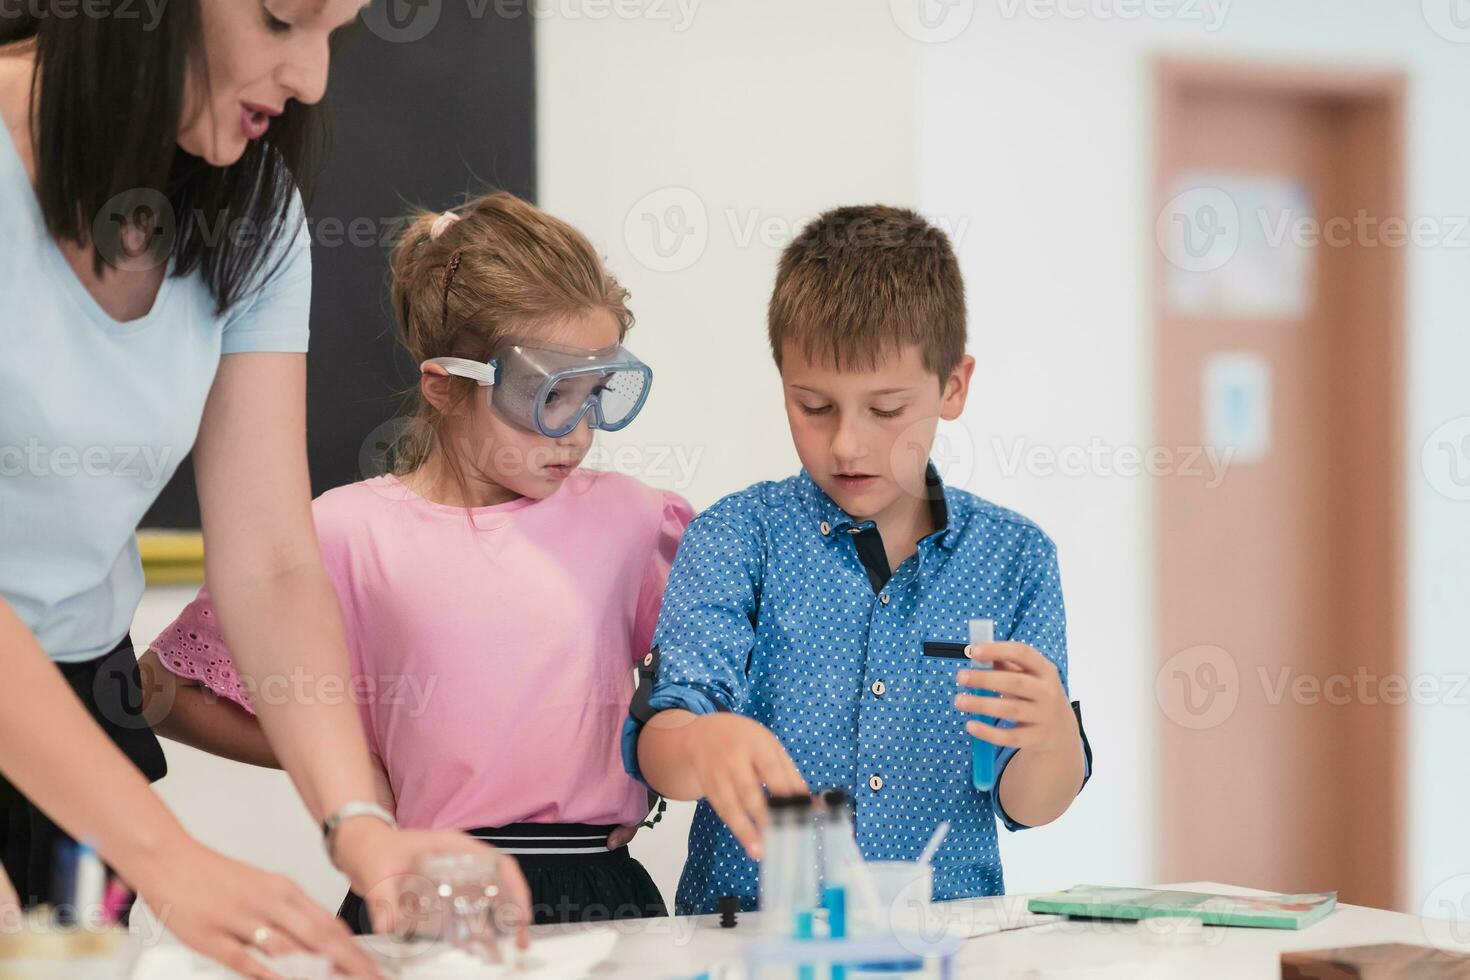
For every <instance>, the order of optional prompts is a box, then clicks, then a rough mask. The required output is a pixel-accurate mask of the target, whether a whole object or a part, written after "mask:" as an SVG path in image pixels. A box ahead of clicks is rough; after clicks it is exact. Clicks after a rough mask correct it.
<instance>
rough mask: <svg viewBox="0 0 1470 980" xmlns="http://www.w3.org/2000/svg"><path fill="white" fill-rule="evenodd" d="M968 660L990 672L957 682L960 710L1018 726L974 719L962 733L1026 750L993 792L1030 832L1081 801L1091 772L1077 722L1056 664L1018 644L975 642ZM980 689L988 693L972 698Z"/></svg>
mask: <svg viewBox="0 0 1470 980" xmlns="http://www.w3.org/2000/svg"><path fill="white" fill-rule="evenodd" d="M965 656H967V657H969V658H970V659H971V660H973V661H975V662H977V663H985V664H988V665H989V669H975V670H961V671H960V672H959V673H958V674H957V675H956V677H955V682H956V683H957V684H958V685H959V687H960V688H961V692H960V693H959V694H957V695H955V699H954V704H955V707H956V708H958V709H960V710H961V711H963V712H966V713H967V714H971V715H984V716H985V717H987V718H988V719H990V720H991V721H1009V722H1013V723H1014V725H1013V727H1010V728H1001V727H999V726H998V725H995V724H988V723H986V722H983V721H977V720H975V719H970V720H968V721H966V722H965V731H967V732H969V733H970V734H971V735H972V736H974V737H975V738H979V739H984V740H985V741H986V742H990V743H992V744H994V745H999V746H1004V747H1012V746H1013V747H1015V748H1018V749H1024V750H1025V751H1023V752H1020V753H1018V754H1017V755H1016V757H1015V758H1014V759H1012V760H1011V762H1010V764H1009V765H1008V766H1007V767H1006V769H1005V776H1004V778H1002V780H1001V784H1000V786H999V787H997V788H996V789H995V790H994V792H996V793H999V794H1000V797H1001V804H1002V805H1003V806H1004V807H1005V810H1006V812H1007V813H1008V814H1010V815H1011V817H1012V818H1013V819H1015V820H1018V821H1020V822H1021V823H1023V824H1025V825H1027V826H1031V827H1038V826H1041V825H1042V824H1045V823H1050V822H1051V821H1052V820H1055V819H1056V818H1057V817H1058V816H1059V815H1060V814H1061V813H1062V812H1063V811H1064V810H1066V808H1067V805H1068V804H1069V803H1070V802H1071V801H1072V799H1073V797H1075V796H1076V795H1077V791H1078V789H1079V788H1080V787H1081V785H1082V782H1083V773H1084V772H1085V765H1086V764H1085V761H1084V757H1083V750H1082V739H1081V733H1080V731H1079V730H1078V725H1077V716H1076V714H1074V713H1073V711H1072V704H1071V702H1070V701H1068V700H1067V691H1066V688H1064V687H1063V686H1062V678H1061V675H1060V674H1059V673H1058V672H1057V668H1056V665H1054V664H1053V663H1052V662H1051V661H1050V660H1048V659H1047V658H1046V657H1045V656H1043V655H1042V654H1041V653H1039V652H1038V651H1037V650H1035V649H1034V648H1032V647H1030V646H1028V645H1027V644H1025V643H1017V642H1014V641H1002V642H999V643H981V644H974V643H971V644H969V645H968V646H966V647H965ZM977 688H978V689H984V690H985V691H986V692H988V693H987V694H986V695H976V694H971V693H967V692H968V691H971V690H974V689H977ZM1017 773H1019V774H1021V775H1019V776H1018V775H1016V774H1017ZM991 778H994V777H993V776H991Z"/></svg>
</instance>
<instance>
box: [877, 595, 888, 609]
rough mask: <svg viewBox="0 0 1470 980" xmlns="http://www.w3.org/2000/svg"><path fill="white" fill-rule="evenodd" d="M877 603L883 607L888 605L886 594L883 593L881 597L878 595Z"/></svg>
mask: <svg viewBox="0 0 1470 980" xmlns="http://www.w3.org/2000/svg"><path fill="white" fill-rule="evenodd" d="M878 601H879V602H881V603H883V605H885V606H886V605H888V593H887V592H884V593H883V594H882V595H880V596H879V597H878Z"/></svg>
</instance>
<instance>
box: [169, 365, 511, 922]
mask: <svg viewBox="0 0 1470 980" xmlns="http://www.w3.org/2000/svg"><path fill="white" fill-rule="evenodd" d="M194 472H195V475H196V477H197V480H198V485H199V504H200V510H201V512H202V515H203V525H204V528H203V529H204V541H205V552H204V564H205V578H206V579H207V581H208V582H209V590H210V594H211V597H212V599H213V602H214V610H215V613H216V615H218V616H219V621H220V628H221V630H222V632H223V634H224V637H225V643H226V645H227V646H228V647H229V649H230V653H231V655H232V657H233V659H234V662H235V666H236V669H237V670H238V672H239V673H240V675H241V678H242V679H249V680H250V681H253V682H254V686H253V688H252V689H253V690H263V689H275V690H285V691H288V692H290V696H286V697H270V698H265V697H262V698H259V699H256V701H255V703H254V707H255V711H256V717H257V718H259V720H260V727H261V728H262V730H263V731H264V732H265V736H266V738H267V740H268V741H269V743H270V746H271V748H272V749H273V750H274V753H275V757H276V759H278V760H279V761H280V763H281V766H282V768H284V769H285V770H286V771H287V772H288V773H290V775H291V779H292V781H293V782H294V783H295V784H296V787H297V790H298V791H299V792H300V793H301V797H302V799H303V801H304V802H305V803H306V806H307V809H308V810H309V811H310V812H311V814H312V816H313V817H314V818H315V819H316V820H318V821H320V820H323V819H324V818H326V817H327V816H328V815H330V814H334V813H336V812H337V811H338V810H339V809H341V808H342V806H344V805H345V804H347V803H349V802H354V801H372V800H374V799H376V796H377V792H378V784H377V781H376V778H375V776H374V772H373V769H374V766H373V763H372V760H371V758H370V756H369V752H368V746H367V739H366V737H365V735H364V734H363V726H362V719H361V716H360V713H359V711H358V708H357V705H356V704H354V703H353V700H352V698H351V697H350V696H348V692H350V691H352V689H353V688H352V685H351V684H350V683H349V681H350V677H349V668H348V659H347V641H346V636H345V633H344V630H343V627H342V617H341V612H340V610H339V608H338V605H337V597H336V594H335V593H334V592H333V590H332V586H331V583H330V582H329V581H328V578H327V573H326V571H325V569H324V568H323V567H322V559H321V554H320V551H319V549H318V546H317V538H316V526H315V524H314V523H313V520H312V513H311V504H310V501H311V483H310V480H309V479H308V475H307V463H306V357H305V355H302V354H289V353H266V352H258V353H235V354H230V355H228V356H225V357H222V358H220V366H219V371H218V373H217V374H216V376H215V380H214V386H213V388H212V389H211V390H210V394H209V400H208V402H207V403H206V405H205V408H204V418H203V420H202V423H201V425H200V429H199V439H198V443H197V445H196V447H195V451H194ZM298 680H299V681H300V682H301V683H298ZM334 844H335V846H334V854H333V857H334V860H335V862H336V864H337V866H338V868H340V869H341V870H342V871H343V872H344V873H345V874H346V875H347V877H348V878H349V879H350V880H351V882H352V885H353V888H354V889H355V890H356V891H357V892H358V894H360V895H363V896H366V897H368V898H369V906H370V908H372V910H373V913H374V915H373V918H374V924H375V925H376V926H378V927H379V928H389V927H391V926H392V925H393V924H394V919H395V917H396V912H395V910H396V909H397V907H398V902H397V898H398V891H399V890H400V889H401V888H402V885H403V882H405V881H407V880H408V878H409V876H410V872H411V871H412V868H413V864H414V861H415V860H416V858H417V857H418V855H419V854H421V853H425V852H430V851H445V850H448V851H476V852H478V851H485V850H489V848H488V847H487V846H486V845H485V844H483V843H481V842H479V841H475V840H474V839H472V838H470V837H468V836H466V835H464V834H451V833H431V832H415V831H394V830H392V829H390V828H389V827H388V826H387V825H386V824H384V823H381V822H379V821H378V820H376V819H373V818H372V817H355V818H353V819H350V820H347V821H346V822H344V823H343V824H342V825H341V827H340V829H339V830H338V831H337V833H336V835H335V837H334ZM501 866H502V867H503V868H504V869H505V877H504V879H503V880H502V885H503V886H504V888H505V893H506V894H507V896H509V897H510V900H511V902H512V903H513V904H514V905H515V906H517V907H518V909H519V914H520V916H521V921H522V923H523V925H524V924H526V923H527V919H528V917H527V915H526V911H527V910H528V909H529V905H530V901H529V899H530V896H529V892H528V890H527V889H526V887H525V881H524V879H523V878H521V876H520V872H519V869H518V868H516V866H515V862H514V861H513V860H512V859H511V858H509V857H505V856H502V858H501ZM520 940H521V943H522V944H526V943H528V942H529V933H528V932H526V931H525V930H524V929H522V931H521V937H520Z"/></svg>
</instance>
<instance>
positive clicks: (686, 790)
mask: <svg viewBox="0 0 1470 980" xmlns="http://www.w3.org/2000/svg"><path fill="white" fill-rule="evenodd" d="M697 720H698V716H697V715H694V714H693V713H691V712H688V711H684V710H682V709H679V708H670V709H668V710H666V711H660V712H659V713H658V714H656V715H654V716H653V717H652V718H650V719H649V720H648V724H646V725H644V726H643V731H642V733H641V734H640V735H639V736H638V768H639V769H641V770H642V771H643V780H644V782H646V783H647V784H648V786H649V787H650V788H651V789H652V790H653V791H654V792H656V793H659V794H661V795H663V796H666V797H668V798H669V799H671V800H697V799H699V798H701V797H702V796H704V793H703V792H702V791H701V788H700V785H699V777H698V776H696V775H695V773H694V767H693V766H691V765H690V764H689V756H688V753H687V752H686V751H685V748H686V746H687V745H688V738H687V732H686V731H685V730H686V729H687V728H688V726H689V725H691V724H693V723H694V722H695V721H697Z"/></svg>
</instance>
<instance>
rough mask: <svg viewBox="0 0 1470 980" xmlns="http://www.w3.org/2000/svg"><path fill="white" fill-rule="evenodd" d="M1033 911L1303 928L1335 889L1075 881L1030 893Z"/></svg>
mask: <svg viewBox="0 0 1470 980" xmlns="http://www.w3.org/2000/svg"><path fill="white" fill-rule="evenodd" d="M1027 907H1028V908H1029V909H1030V910H1031V911H1032V912H1045V913H1049V914H1051V915H1072V916H1086V917H1089V918H1094V919H1156V918H1161V917H1174V918H1188V919H1199V920H1201V921H1202V922H1204V924H1205V925H1209V926H1259V927H1262V928H1266V929H1302V928H1305V927H1306V926H1309V925H1311V924H1312V923H1313V922H1316V921H1317V920H1318V919H1320V918H1322V917H1323V916H1324V915H1326V914H1327V913H1328V912H1331V911H1332V910H1333V909H1334V908H1336V907H1337V892H1320V893H1318V894H1313V895H1261V896H1259V897H1254V898H1253V897H1246V896H1241V895H1206V894H1204V893H1202V892H1171V891H1161V890H1159V889H1157V888H1108V887H1106V886H1102V885H1077V886H1075V887H1073V888H1068V889H1067V890H1066V891H1063V892H1057V893H1055V894H1052V895H1040V896H1037V897H1036V898H1033V899H1031V901H1030V902H1029V903H1027Z"/></svg>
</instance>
